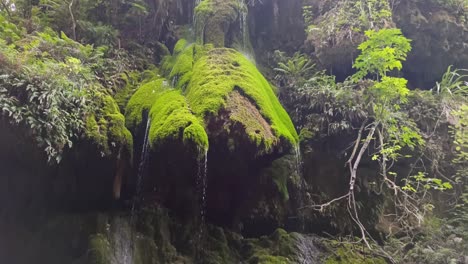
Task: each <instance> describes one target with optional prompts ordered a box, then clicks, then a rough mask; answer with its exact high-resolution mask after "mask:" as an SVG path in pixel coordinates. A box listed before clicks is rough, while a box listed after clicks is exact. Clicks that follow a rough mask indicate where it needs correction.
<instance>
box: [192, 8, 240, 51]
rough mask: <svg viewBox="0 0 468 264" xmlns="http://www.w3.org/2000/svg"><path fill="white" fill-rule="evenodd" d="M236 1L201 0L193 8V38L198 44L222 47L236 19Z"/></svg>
mask: <svg viewBox="0 0 468 264" xmlns="http://www.w3.org/2000/svg"><path fill="white" fill-rule="evenodd" d="M240 8H241V6H240V5H239V1H238V0H203V1H202V2H201V3H200V4H199V5H198V6H197V7H196V8H195V34H196V35H195V36H196V40H197V43H198V44H204V43H212V44H213V45H214V46H215V47H224V46H225V45H224V44H225V35H226V33H227V32H225V30H227V29H228V28H229V26H230V25H231V24H232V23H234V22H235V21H236V20H237V19H238V15H239V11H240Z"/></svg>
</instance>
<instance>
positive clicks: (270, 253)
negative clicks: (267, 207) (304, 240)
mask: <svg viewBox="0 0 468 264" xmlns="http://www.w3.org/2000/svg"><path fill="white" fill-rule="evenodd" d="M249 247H250V248H251V255H252V256H251V257H250V258H249V259H248V263H255V264H257V263H259V264H283V263H293V261H292V260H293V259H294V258H295V254H296V250H295V238H294V236H293V235H292V234H288V233H287V232H286V231H285V230H284V229H281V228H279V229H277V230H276V231H275V232H274V233H273V234H272V235H271V236H269V237H262V238H260V239H259V240H257V239H250V241H249Z"/></svg>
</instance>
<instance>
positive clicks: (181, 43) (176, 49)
mask: <svg viewBox="0 0 468 264" xmlns="http://www.w3.org/2000/svg"><path fill="white" fill-rule="evenodd" d="M187 45H188V42H187V40H185V39H180V40H179V41H177V43H176V44H175V46H174V51H173V53H172V54H173V55H174V56H177V55H179V53H181V52H182V51H183V50H184V49H185V47H187Z"/></svg>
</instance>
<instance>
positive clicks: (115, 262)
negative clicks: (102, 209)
mask: <svg viewBox="0 0 468 264" xmlns="http://www.w3.org/2000/svg"><path fill="white" fill-rule="evenodd" d="M111 232H112V233H111V236H110V243H111V247H112V249H113V250H112V255H111V258H110V263H111V264H133V239H132V232H131V226H130V224H129V223H128V220H126V219H125V218H121V217H118V218H116V219H115V220H114V221H113V223H112V226H111Z"/></svg>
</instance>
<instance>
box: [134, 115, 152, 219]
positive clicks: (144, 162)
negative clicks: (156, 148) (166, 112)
mask: <svg viewBox="0 0 468 264" xmlns="http://www.w3.org/2000/svg"><path fill="white" fill-rule="evenodd" d="M150 126H151V118H149V117H148V119H147V121H146V128H145V137H144V138H143V145H142V147H141V157H140V163H139V164H138V174H137V181H136V190H135V197H134V198H133V202H132V211H131V219H132V223H133V218H134V215H135V207H136V204H137V202H138V201H139V200H140V193H141V187H142V186H141V185H142V183H143V175H144V173H145V171H146V168H147V166H148V158H149V151H148V150H149V140H148V138H149V130H150Z"/></svg>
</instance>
